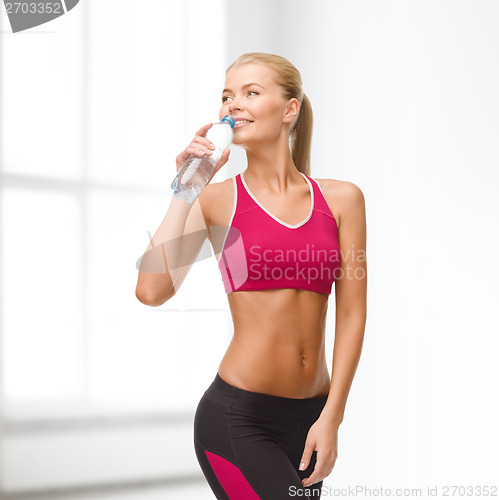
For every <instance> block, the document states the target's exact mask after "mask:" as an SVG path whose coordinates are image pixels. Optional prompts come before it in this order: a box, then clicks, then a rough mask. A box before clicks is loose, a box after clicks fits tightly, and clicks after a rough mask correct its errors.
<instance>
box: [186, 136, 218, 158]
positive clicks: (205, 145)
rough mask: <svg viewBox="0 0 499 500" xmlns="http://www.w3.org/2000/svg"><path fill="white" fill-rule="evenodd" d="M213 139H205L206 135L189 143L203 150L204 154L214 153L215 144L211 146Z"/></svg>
mask: <svg viewBox="0 0 499 500" xmlns="http://www.w3.org/2000/svg"><path fill="white" fill-rule="evenodd" d="M211 144H212V143H211V141H210V140H209V139H205V138H204V137H196V138H195V139H193V140H192V142H191V143H190V144H189V146H191V147H196V148H197V149H198V151H203V152H204V154H210V155H211V154H213V151H215V146H213V148H211V147H210V146H211Z"/></svg>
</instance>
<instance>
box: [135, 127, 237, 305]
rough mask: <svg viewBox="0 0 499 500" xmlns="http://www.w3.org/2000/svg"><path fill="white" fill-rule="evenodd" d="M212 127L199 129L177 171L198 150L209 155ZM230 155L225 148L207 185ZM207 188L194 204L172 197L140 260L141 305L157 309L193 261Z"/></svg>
mask: <svg viewBox="0 0 499 500" xmlns="http://www.w3.org/2000/svg"><path fill="white" fill-rule="evenodd" d="M211 126H212V124H211V123H209V124H207V125H205V126H203V127H201V128H200V129H199V130H198V131H197V133H196V136H195V137H194V139H193V140H192V142H191V143H190V144H189V146H187V148H186V149H185V150H184V151H183V152H182V153H180V154H179V155H178V156H177V158H176V163H177V172H178V171H179V170H180V168H182V165H183V164H184V163H185V161H186V160H187V158H188V157H189V155H191V154H197V155H199V154H200V153H201V151H204V152H206V153H209V154H211V151H212V150H211V149H210V147H209V146H210V144H211V143H210V141H209V140H208V139H206V137H204V136H205V134H206V132H207V131H208V130H209V129H210V127H211ZM229 153H230V150H229V149H228V148H227V149H225V151H224V152H223V154H222V157H221V158H220V161H219V162H218V163H217V165H216V167H215V170H214V171H213V175H212V176H211V177H210V179H209V181H208V182H210V181H211V179H212V178H213V176H214V175H215V174H216V173H217V172H218V170H220V168H221V167H222V166H223V165H224V164H225V163H227V160H228V158H229ZM206 189H207V186H205V187H204V188H203V190H202V191H201V193H200V194H199V196H198V198H197V199H196V200H195V201H194V203H187V202H186V201H185V200H184V199H183V198H180V199H179V198H176V197H175V196H172V200H171V202H170V206H169V207H168V210H167V212H166V215H165V217H164V219H163V221H162V222H161V224H160V226H159V228H158V229H157V231H156V233H155V234H154V236H153V238H152V240H151V242H150V243H149V245H148V246H147V248H146V251H145V252H144V255H143V256H142V258H141V260H140V266H139V276H138V280H137V287H136V289H135V295H136V297H137V299H138V300H139V301H140V302H142V303H143V304H146V305H149V306H153V307H157V306H160V305H161V304H164V303H165V302H166V301H167V300H169V299H170V298H172V297H173V296H174V295H175V293H176V292H177V291H178V289H179V287H180V285H181V284H182V282H183V280H184V278H185V276H186V274H187V273H188V272H189V269H190V268H191V266H192V264H193V263H194V262H195V260H196V257H197V255H198V254H199V250H200V249H201V247H202V245H203V243H204V241H205V240H206V237H207V235H208V229H207V226H206V222H205V218H204V215H203V211H202V209H201V203H200V199H203V204H204V205H205V206H206V202H209V199H208V196H207V193H206V192H205V190H206Z"/></svg>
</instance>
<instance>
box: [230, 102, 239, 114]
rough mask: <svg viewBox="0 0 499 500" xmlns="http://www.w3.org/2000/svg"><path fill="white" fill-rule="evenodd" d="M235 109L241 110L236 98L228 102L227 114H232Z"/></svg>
mask: <svg viewBox="0 0 499 500" xmlns="http://www.w3.org/2000/svg"><path fill="white" fill-rule="evenodd" d="M236 109H239V110H240V109H241V106H240V104H239V101H238V100H237V98H234V99H232V100H231V101H230V102H229V113H230V114H233V112H234V110H236Z"/></svg>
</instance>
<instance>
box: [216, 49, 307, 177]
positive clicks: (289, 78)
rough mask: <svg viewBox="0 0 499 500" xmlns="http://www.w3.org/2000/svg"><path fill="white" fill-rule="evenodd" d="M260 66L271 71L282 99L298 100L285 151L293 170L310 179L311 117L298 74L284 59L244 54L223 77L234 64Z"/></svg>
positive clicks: (261, 53)
mask: <svg viewBox="0 0 499 500" xmlns="http://www.w3.org/2000/svg"><path fill="white" fill-rule="evenodd" d="M245 63H262V64H266V65H267V66H269V67H270V68H271V69H273V70H274V73H275V75H276V76H275V82H276V83H277V84H278V85H279V86H280V87H281V88H282V89H283V94H284V97H285V99H293V98H296V99H298V102H299V103H300V110H299V112H298V117H297V118H296V119H295V121H294V124H293V125H292V126H291V128H290V131H289V147H290V150H291V156H292V158H293V163H294V164H295V165H296V168H297V169H298V170H299V171H300V172H303V173H304V174H305V175H310V149H311V146H312V129H313V121H314V116H313V113H312V105H311V104H310V101H309V99H308V97H307V96H306V95H305V93H304V92H303V89H302V80H301V75H300V72H299V71H298V70H297V69H296V68H295V66H293V65H292V64H291V63H290V62H289V61H288V60H287V59H286V58H285V57H281V56H278V55H276V54H267V53H265V52H247V53H246V54H242V55H240V56H239V57H238V58H237V59H236V60H235V61H234V62H233V63H232V64H231V65H230V66H229V67H228V68H227V69H226V70H225V75H227V73H228V72H229V70H230V69H232V68H233V67H234V66H236V65H238V64H245Z"/></svg>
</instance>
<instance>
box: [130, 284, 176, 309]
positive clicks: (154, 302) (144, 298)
mask: <svg viewBox="0 0 499 500" xmlns="http://www.w3.org/2000/svg"><path fill="white" fill-rule="evenodd" d="M174 295H175V290H172V291H171V292H170V293H168V294H167V295H163V296H161V297H160V296H158V295H157V294H153V293H150V292H146V291H142V290H140V289H139V288H136V289H135V296H136V297H137V300H138V301H139V302H141V303H142V304H144V305H145V306H150V307H159V306H161V305H163V304H164V303H165V302H167V301H168V300H170V299H171V298H172V297H173V296H174Z"/></svg>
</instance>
